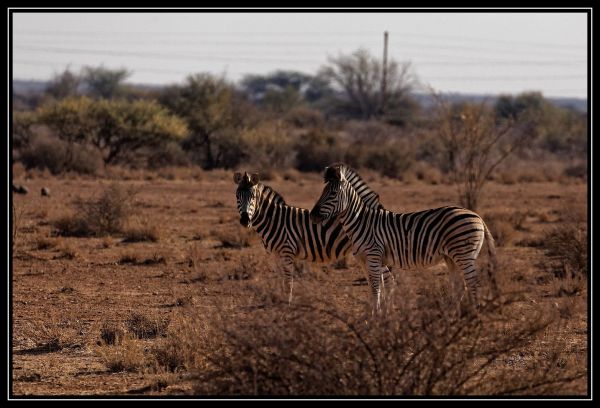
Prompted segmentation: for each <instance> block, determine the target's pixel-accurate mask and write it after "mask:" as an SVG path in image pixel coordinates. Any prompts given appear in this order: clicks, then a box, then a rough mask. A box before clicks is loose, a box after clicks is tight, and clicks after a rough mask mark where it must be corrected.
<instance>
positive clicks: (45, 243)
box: [33, 236, 57, 251]
mask: <svg viewBox="0 0 600 408" xmlns="http://www.w3.org/2000/svg"><path fill="white" fill-rule="evenodd" d="M56 245H57V242H56V240H53V239H51V238H48V237H45V236H40V237H37V238H36V239H35V242H34V245H33V247H34V248H35V249H37V250H38V251H43V250H46V249H52V248H54V247H56Z"/></svg>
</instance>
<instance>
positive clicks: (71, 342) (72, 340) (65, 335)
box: [21, 317, 82, 354]
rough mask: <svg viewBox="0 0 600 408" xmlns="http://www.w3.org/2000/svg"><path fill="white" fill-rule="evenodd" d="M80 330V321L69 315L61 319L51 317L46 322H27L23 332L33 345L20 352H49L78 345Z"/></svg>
mask: <svg viewBox="0 0 600 408" xmlns="http://www.w3.org/2000/svg"><path fill="white" fill-rule="evenodd" d="M81 330H82V326H81V322H80V321H79V320H78V319H73V318H70V317H66V318H62V319H59V318H58V317H52V318H51V319H50V320H49V321H46V322H41V321H33V322H29V323H28V324H26V325H25V327H24V333H25V336H26V337H28V338H29V339H30V341H32V342H33V343H34V346H33V347H31V348H29V349H27V350H23V351H21V353H23V354H41V353H51V352H55V351H59V350H62V349H65V348H73V347H80V346H81V338H80V333H81Z"/></svg>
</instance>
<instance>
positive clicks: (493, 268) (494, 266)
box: [482, 221, 500, 297]
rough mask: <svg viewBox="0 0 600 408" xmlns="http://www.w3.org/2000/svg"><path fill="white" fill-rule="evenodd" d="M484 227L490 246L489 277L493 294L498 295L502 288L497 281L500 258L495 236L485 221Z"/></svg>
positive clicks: (488, 245)
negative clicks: (499, 287) (498, 258)
mask: <svg viewBox="0 0 600 408" xmlns="http://www.w3.org/2000/svg"><path fill="white" fill-rule="evenodd" d="M482 222H483V221H482ZM483 229H484V232H485V239H486V240H487V247H488V267H487V273H488V278H489V282H490V284H491V287H492V294H493V296H494V297H497V296H498V295H500V290H499V289H498V282H497V281H496V273H497V271H498V260H497V258H496V244H495V240H494V237H493V236H492V233H491V232H490V230H489V229H488V227H487V225H485V222H484V223H483Z"/></svg>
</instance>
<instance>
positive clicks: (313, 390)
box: [194, 286, 586, 396]
mask: <svg viewBox="0 0 600 408" xmlns="http://www.w3.org/2000/svg"><path fill="white" fill-rule="evenodd" d="M263 289H264V288H263ZM319 292H320V290H319V287H318V286H315V287H314V288H312V289H311V290H310V291H305V292H304V295H303V296H302V297H300V296H299V297H298V298H297V299H296V300H295V301H294V302H293V304H292V305H291V306H290V305H288V303H287V301H286V300H282V299H279V298H277V297H273V296H272V295H273V293H272V292H271V291H270V289H267V290H266V291H261V289H260V288H257V290H256V293H255V295H254V297H253V303H254V304H256V306H255V307H254V312H253V314H252V315H249V316H246V317H245V318H244V319H240V318H238V317H236V316H230V317H228V316H222V318H221V320H220V322H221V323H220V325H219V326H218V328H219V330H220V334H218V335H217V336H216V337H217V338H218V339H221V341H223V342H224V343H223V344H222V346H221V347H220V348H217V350H214V349H213V350H211V352H210V353H209V354H208V355H207V359H208V362H209V364H208V367H204V366H203V367H202V370H197V371H195V373H196V376H197V380H196V382H195V389H194V392H195V393H197V394H201V395H205V394H211V395H279V396H285V395H492V396H493V395H496V396H500V395H531V394H540V393H542V394H550V395H560V394H564V393H567V394H568V393H569V391H570V388H569V387H570V386H571V383H572V381H574V380H577V379H579V378H583V377H585V375H586V371H585V364H583V359H584V356H582V357H581V361H579V360H576V361H574V360H573V359H569V358H567V357H566V356H565V353H564V348H563V347H562V344H559V343H560V342H554V343H552V339H551V338H549V337H548V333H552V332H553V330H552V329H549V327H550V326H551V325H552V324H554V322H555V320H556V313H555V311H553V310H552V309H550V308H547V307H543V306H539V305H533V306H532V305H525V304H523V303H522V302H521V301H519V298H518V297H512V296H505V297H504V298H503V299H495V300H494V301H490V302H488V303H487V304H486V305H485V306H484V307H483V308H482V309H480V310H479V312H478V313H474V312H471V311H468V310H466V311H463V312H461V313H459V312H457V310H456V309H455V308H448V307H447V304H446V303H445V302H444V301H440V298H439V297H438V296H433V295H432V294H428V293H424V294H423V295H422V296H421V298H420V299H419V302H418V303H419V305H420V307H418V308H416V309H415V308H413V307H411V306H410V302H406V301H405V300H404V299H403V294H400V293H399V291H391V293H389V294H388V295H387V297H386V303H385V310H384V311H382V313H381V314H380V315H377V316H375V317H369V316H368V315H367V316H365V315H362V314H358V315H357V314H356V313H355V311H352V312H349V311H348V310H345V309H344V308H342V307H340V306H338V305H336V304H335V303H327V302H326V303H323V302H322V301H321V302H320V301H318V300H317V297H318V298H320V299H324V298H325V296H323V293H319ZM424 306H425V307H424ZM366 309H367V308H366ZM367 313H368V312H367ZM524 314H525V315H526V316H527V318H526V319H523V316H524ZM549 341H550V343H549ZM549 344H556V345H557V346H556V347H551V346H549Z"/></svg>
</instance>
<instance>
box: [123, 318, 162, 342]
mask: <svg viewBox="0 0 600 408" xmlns="http://www.w3.org/2000/svg"><path fill="white" fill-rule="evenodd" d="M168 325H169V319H167V318H164V317H160V316H148V315H146V314H142V313H137V312H132V313H130V314H129V316H128V317H127V319H126V320H125V327H126V328H127V330H128V331H129V332H130V333H132V334H133V335H134V336H135V337H136V338H138V339H152V338H155V337H157V336H162V337H164V336H166V329H167V326H168Z"/></svg>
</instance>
